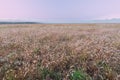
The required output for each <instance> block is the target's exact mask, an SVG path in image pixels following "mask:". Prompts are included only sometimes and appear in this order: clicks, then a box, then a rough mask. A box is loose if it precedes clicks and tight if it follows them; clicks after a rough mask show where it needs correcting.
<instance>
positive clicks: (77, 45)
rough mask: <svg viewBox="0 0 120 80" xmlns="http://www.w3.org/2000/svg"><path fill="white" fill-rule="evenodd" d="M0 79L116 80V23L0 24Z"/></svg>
mask: <svg viewBox="0 0 120 80" xmlns="http://www.w3.org/2000/svg"><path fill="white" fill-rule="evenodd" d="M0 80H120V24H6V25H5V24H3V25H0Z"/></svg>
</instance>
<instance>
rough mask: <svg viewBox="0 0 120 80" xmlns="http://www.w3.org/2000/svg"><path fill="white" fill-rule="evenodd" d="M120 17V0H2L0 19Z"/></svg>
mask: <svg viewBox="0 0 120 80" xmlns="http://www.w3.org/2000/svg"><path fill="white" fill-rule="evenodd" d="M111 18H120V0H0V19H19V20H23V19H28V20H32V19H42V20H44V21H45V20H47V19H52V20H53V19H55V20H63V21H64V20H75V19H80V20H93V19H111Z"/></svg>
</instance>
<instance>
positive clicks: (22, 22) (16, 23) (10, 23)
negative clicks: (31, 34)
mask: <svg viewBox="0 0 120 80" xmlns="http://www.w3.org/2000/svg"><path fill="white" fill-rule="evenodd" d="M0 24H38V23H37V22H0ZM39 24H40V23H39Z"/></svg>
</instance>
